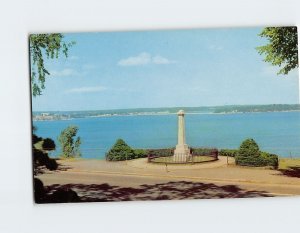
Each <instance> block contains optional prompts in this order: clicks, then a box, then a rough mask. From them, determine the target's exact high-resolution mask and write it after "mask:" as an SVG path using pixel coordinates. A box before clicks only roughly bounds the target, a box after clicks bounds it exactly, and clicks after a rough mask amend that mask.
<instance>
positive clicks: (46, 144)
mask: <svg viewBox="0 0 300 233" xmlns="http://www.w3.org/2000/svg"><path fill="white" fill-rule="evenodd" d="M42 148H43V150H47V151H49V150H55V142H54V141H53V140H52V139H51V138H45V139H44V140H43V144H42Z"/></svg>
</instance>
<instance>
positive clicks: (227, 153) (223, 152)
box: [219, 149, 239, 157]
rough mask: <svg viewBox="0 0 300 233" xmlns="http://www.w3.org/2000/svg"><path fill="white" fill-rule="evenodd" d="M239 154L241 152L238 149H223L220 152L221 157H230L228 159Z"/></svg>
mask: <svg viewBox="0 0 300 233" xmlns="http://www.w3.org/2000/svg"><path fill="white" fill-rule="evenodd" d="M238 153H239V150H236V149H221V150H220V151H219V155H220V156H228V157H235V156H237V155H238Z"/></svg>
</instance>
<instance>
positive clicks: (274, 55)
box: [257, 27, 299, 74]
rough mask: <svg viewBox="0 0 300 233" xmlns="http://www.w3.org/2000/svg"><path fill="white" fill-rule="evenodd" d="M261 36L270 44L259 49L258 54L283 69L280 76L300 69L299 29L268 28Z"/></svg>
mask: <svg viewBox="0 0 300 233" xmlns="http://www.w3.org/2000/svg"><path fill="white" fill-rule="evenodd" d="M259 36H261V37H265V38H266V39H267V40H268V42H269V43H268V44H267V45H264V46H260V47H257V50H258V53H259V54H261V55H262V54H263V55H265V59H264V61H265V62H269V63H271V64H272V65H274V66H279V67H282V68H281V69H280V70H279V72H278V74H288V73H289V72H290V71H291V70H292V69H294V68H297V67H299V64H298V33H297V27H266V28H264V29H263V31H262V32H261V33H260V34H259Z"/></svg>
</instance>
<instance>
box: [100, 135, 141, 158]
mask: <svg viewBox="0 0 300 233" xmlns="http://www.w3.org/2000/svg"><path fill="white" fill-rule="evenodd" d="M134 158H135V153H134V150H133V149H132V148H131V147H130V146H128V145H127V144H126V142H125V141H124V140H122V139H118V140H117V141H116V143H115V144H114V145H113V146H112V148H111V149H110V150H109V151H108V152H107V153H106V160H109V161H122V160H129V159H134Z"/></svg>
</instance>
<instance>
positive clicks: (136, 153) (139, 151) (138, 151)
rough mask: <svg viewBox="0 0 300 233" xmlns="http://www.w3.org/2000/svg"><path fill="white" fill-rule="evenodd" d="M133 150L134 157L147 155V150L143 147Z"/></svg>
mask: <svg viewBox="0 0 300 233" xmlns="http://www.w3.org/2000/svg"><path fill="white" fill-rule="evenodd" d="M133 151H134V158H135V159H138V158H146V157H147V156H148V154H147V151H146V150H144V149H133Z"/></svg>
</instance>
